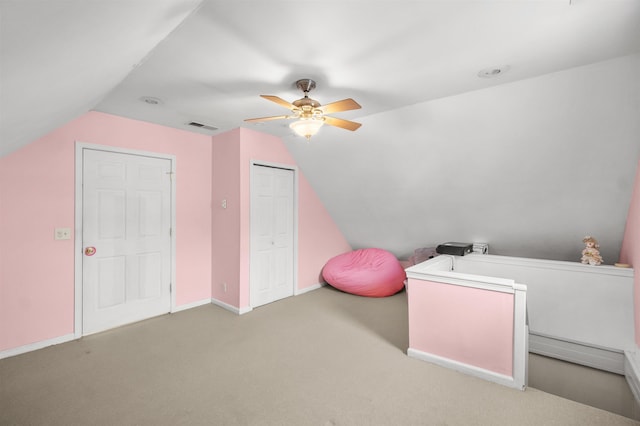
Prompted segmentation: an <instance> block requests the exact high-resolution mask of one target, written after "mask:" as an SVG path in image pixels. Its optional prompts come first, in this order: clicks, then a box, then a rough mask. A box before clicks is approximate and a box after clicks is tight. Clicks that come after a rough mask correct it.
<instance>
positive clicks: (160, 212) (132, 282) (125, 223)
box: [82, 149, 171, 334]
mask: <svg viewBox="0 0 640 426" xmlns="http://www.w3.org/2000/svg"><path fill="white" fill-rule="evenodd" d="M170 172H171V160H169V159H162V158H154V157H147V156H141V155H132V154H123V153H115V152H106V151H99V150H92V149H84V150H83V189H82V240H83V249H84V248H87V247H91V248H95V254H92V255H85V256H83V258H82V259H83V261H82V281H83V284H82V289H83V291H82V294H83V296H82V300H83V303H82V326H83V334H89V333H94V332H97V331H101V330H105V329H108V328H112V327H117V326H119V325H123V324H127V323H130V322H133V321H138V320H141V319H145V318H149V317H152V316H156V315H160V314H163V313H167V312H169V310H170V309H171V294H170V285H171V283H170V279H171V266H170V263H171V236H170V227H171V180H170Z"/></svg>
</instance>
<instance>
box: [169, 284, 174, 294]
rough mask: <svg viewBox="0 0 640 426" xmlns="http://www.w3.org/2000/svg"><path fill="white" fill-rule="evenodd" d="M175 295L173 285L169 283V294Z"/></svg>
mask: <svg viewBox="0 0 640 426" xmlns="http://www.w3.org/2000/svg"><path fill="white" fill-rule="evenodd" d="M171 293H173V284H172V283H169V294H171Z"/></svg>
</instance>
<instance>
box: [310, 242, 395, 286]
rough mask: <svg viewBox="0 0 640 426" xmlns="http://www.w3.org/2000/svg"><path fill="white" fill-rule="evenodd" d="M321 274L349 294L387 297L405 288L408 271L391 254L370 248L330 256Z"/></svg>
mask: <svg viewBox="0 0 640 426" xmlns="http://www.w3.org/2000/svg"><path fill="white" fill-rule="evenodd" d="M322 277H323V278H324V280H325V281H326V282H327V283H329V284H330V285H331V286H332V287H335V288H337V289H338V290H342V291H344V292H347V293H351V294H357V295H358V296H368V297H386V296H391V295H392V294H396V293H397V292H399V291H400V290H402V289H403V287H404V280H405V279H406V278H407V274H406V273H405V271H404V269H403V268H402V265H401V264H400V262H399V261H398V259H396V257H395V256H394V255H393V254H392V253H389V252H388V251H386V250H382V249H377V248H368V249H360V250H354V251H351V252H348V253H343V254H340V255H338V256H335V257H333V258H331V259H329V261H328V262H327V263H326V265H324V268H323V269H322Z"/></svg>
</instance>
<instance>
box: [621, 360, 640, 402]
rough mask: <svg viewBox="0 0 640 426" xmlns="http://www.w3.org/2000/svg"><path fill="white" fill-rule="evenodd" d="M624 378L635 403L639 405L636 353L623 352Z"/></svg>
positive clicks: (638, 366)
mask: <svg viewBox="0 0 640 426" xmlns="http://www.w3.org/2000/svg"><path fill="white" fill-rule="evenodd" d="M624 377H625V379H627V383H628V384H629V388H630V389H631V393H632V394H633V396H634V397H635V399H636V402H638V403H640V357H638V354H637V353H636V352H631V351H625V352H624Z"/></svg>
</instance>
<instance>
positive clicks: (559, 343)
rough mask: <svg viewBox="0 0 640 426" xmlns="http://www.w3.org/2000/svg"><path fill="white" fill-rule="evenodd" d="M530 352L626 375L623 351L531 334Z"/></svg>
mask: <svg viewBox="0 0 640 426" xmlns="http://www.w3.org/2000/svg"><path fill="white" fill-rule="evenodd" d="M529 352H533V353H535V354H538V355H544V356H548V357H551V358H557V359H561V360H564V361H569V362H572V363H574V364H580V365H586V366H587V367H592V368H597V369H599V370H604V371H610V372H612V373H616V374H625V356H624V352H623V351H621V350H616V349H609V348H603V347H598V346H592V345H588V344H585V343H578V342H571V341H567V340H560V339H557V338H554V337H550V336H544V335H540V334H536V333H529Z"/></svg>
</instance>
